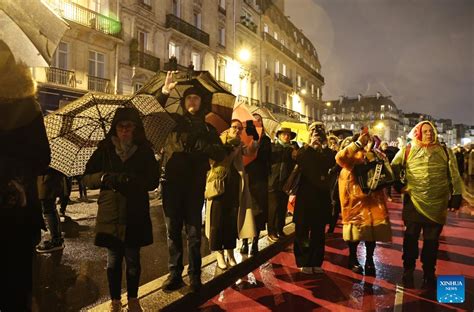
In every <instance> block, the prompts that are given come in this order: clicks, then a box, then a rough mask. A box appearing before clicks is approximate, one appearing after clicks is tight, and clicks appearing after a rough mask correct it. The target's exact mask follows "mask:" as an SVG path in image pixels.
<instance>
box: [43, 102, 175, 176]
mask: <svg viewBox="0 0 474 312" xmlns="http://www.w3.org/2000/svg"><path fill="white" fill-rule="evenodd" d="M119 107H134V108H136V109H137V110H138V111H139V113H140V116H141V117H142V120H143V124H144V127H145V134H146V137H147V139H148V140H149V141H150V142H151V143H152V144H153V148H154V149H155V151H159V150H160V149H161V148H162V147H163V145H164V143H165V140H166V137H167V136H168V134H169V133H170V131H171V130H172V129H173V127H174V126H175V122H174V121H173V119H172V118H171V117H170V116H169V114H168V113H167V112H166V111H165V110H164V109H163V108H162V107H161V105H159V103H158V101H157V100H156V99H155V97H153V96H150V95H137V96H126V95H111V94H99V93H88V94H86V95H84V96H83V97H81V98H79V99H77V100H76V101H74V102H72V103H70V104H68V105H66V106H65V107H63V108H61V109H59V110H58V111H56V112H54V113H52V114H49V115H48V116H46V117H45V120H44V122H45V126H46V133H47V134H48V138H49V142H50V145H51V158H52V159H51V165H50V166H51V167H52V168H54V169H56V170H58V171H60V172H62V173H64V174H65V175H67V176H76V175H81V174H83V172H84V169H85V166H86V163H87V161H88V160H89V158H90V156H91V155H92V153H93V152H94V151H95V150H96V148H97V145H98V144H99V142H100V141H101V140H103V139H104V138H105V136H106V134H107V133H108V131H109V130H110V126H111V124H112V119H113V117H114V114H115V111H116V110H117V108H119Z"/></svg>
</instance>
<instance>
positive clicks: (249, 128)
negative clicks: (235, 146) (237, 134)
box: [245, 120, 260, 141]
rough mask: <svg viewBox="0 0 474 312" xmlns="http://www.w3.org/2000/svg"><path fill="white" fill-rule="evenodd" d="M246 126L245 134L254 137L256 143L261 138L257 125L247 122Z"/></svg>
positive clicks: (250, 121)
mask: <svg viewBox="0 0 474 312" xmlns="http://www.w3.org/2000/svg"><path fill="white" fill-rule="evenodd" d="M245 123H246V125H245V133H247V135H248V136H251V137H253V139H254V141H258V139H259V138H260V136H259V135H258V132H257V128H255V125H254V124H253V121H252V120H247V121H246V122H245Z"/></svg>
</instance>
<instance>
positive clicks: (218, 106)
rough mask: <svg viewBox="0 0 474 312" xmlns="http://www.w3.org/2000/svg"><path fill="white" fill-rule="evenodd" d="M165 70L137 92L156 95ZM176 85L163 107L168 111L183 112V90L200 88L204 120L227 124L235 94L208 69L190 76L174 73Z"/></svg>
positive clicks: (162, 83)
mask: <svg viewBox="0 0 474 312" xmlns="http://www.w3.org/2000/svg"><path fill="white" fill-rule="evenodd" d="M165 79H166V72H165V71H161V72H159V73H158V74H157V75H155V76H154V77H153V78H151V79H150V81H149V82H147V83H146V84H145V85H144V86H143V87H142V88H141V89H140V90H138V92H137V94H151V95H154V96H157V95H158V94H159V93H160V91H161V88H163V85H164V83H165ZM174 80H175V81H176V82H177V85H176V87H175V88H174V89H173V90H172V91H171V93H170V96H169V97H168V100H167V102H166V103H165V105H163V107H164V108H165V109H166V111H168V112H170V113H178V114H183V109H182V107H181V105H180V102H181V98H182V97H183V94H184V91H186V89H188V88H190V87H197V88H199V89H200V90H201V94H202V96H203V98H202V104H203V105H204V109H205V111H206V114H207V116H206V120H207V121H208V122H210V123H211V124H214V123H215V122H216V124H215V126H216V125H217V122H220V121H224V122H225V123H226V124H227V125H229V124H230V121H231V119H232V111H233V109H234V102H235V96H234V95H233V94H232V93H230V92H229V91H227V90H226V89H225V88H224V87H223V86H221V85H220V84H219V83H218V82H217V81H216V80H215V79H214V77H213V76H212V75H211V74H210V73H209V72H208V71H195V72H193V74H192V76H191V77H190V75H189V73H181V72H178V73H175V74H174Z"/></svg>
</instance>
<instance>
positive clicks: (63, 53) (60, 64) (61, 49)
mask: <svg viewBox="0 0 474 312" xmlns="http://www.w3.org/2000/svg"><path fill="white" fill-rule="evenodd" d="M68 52H69V44H67V43H66V42H63V41H61V42H59V45H58V48H57V49H56V52H54V55H53V59H52V63H51V66H52V67H57V68H61V69H68V62H67V55H68Z"/></svg>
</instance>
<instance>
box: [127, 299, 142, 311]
mask: <svg viewBox="0 0 474 312" xmlns="http://www.w3.org/2000/svg"><path fill="white" fill-rule="evenodd" d="M127 310H128V311H129V312H143V308H142V306H141V305H140V301H139V300H138V298H128V309H127Z"/></svg>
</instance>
